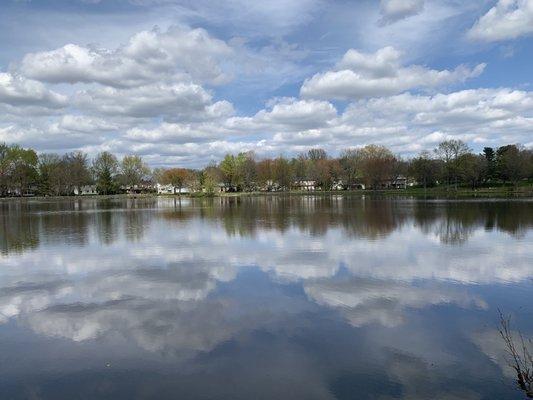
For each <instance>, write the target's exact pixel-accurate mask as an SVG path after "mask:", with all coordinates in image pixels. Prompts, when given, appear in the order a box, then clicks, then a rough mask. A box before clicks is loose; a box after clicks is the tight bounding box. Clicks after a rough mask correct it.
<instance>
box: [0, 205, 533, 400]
mask: <svg viewBox="0 0 533 400" xmlns="http://www.w3.org/2000/svg"><path fill="white" fill-rule="evenodd" d="M0 223H1V226H0V398H1V399H54V400H55V399H68V400H73V399H118V400H121V399H247V400H248V399H397V398H401V399H522V398H523V396H522V395H521V393H520V392H519V391H518V390H516V388H515V387H514V383H513V375H512V373H511V371H510V370H509V369H508V368H507V367H506V364H505V359H504V357H505V353H504V350H505V349H504V346H503V343H502V341H501V340H500V339H499V337H498V333H497V326H498V311H497V310H498V308H500V309H502V310H503V311H504V312H506V313H512V314H513V321H514V322H515V324H516V325H517V326H518V327H519V328H520V329H521V330H522V332H523V333H524V334H526V335H529V336H533V318H532V316H533V304H532V303H533V302H532V299H533V281H532V279H533V229H532V228H533V202H531V201H482V200H478V201H450V202H447V201H421V200H412V199H371V198H368V197H367V198H361V197H341V196H338V197H337V196H333V197H313V196H309V197H290V198H289V197H262V198H249V199H248V198H247V199H245V198H241V199H238V198H233V199H230V198H225V199H214V200H210V201H208V200H204V201H191V200H188V199H183V200H181V201H179V200H174V199H168V198H165V199H162V198H160V199H156V198H153V199H140V200H133V199H129V200H107V201H105V200H97V199H83V200H65V201H60V202H37V201H34V202H28V203H18V202H4V203H0Z"/></svg>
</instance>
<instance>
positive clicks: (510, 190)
mask: <svg viewBox="0 0 533 400" xmlns="http://www.w3.org/2000/svg"><path fill="white" fill-rule="evenodd" d="M327 195H343V196H354V195H357V196H361V195H369V196H375V195H379V196H401V197H404V196H414V197H439V198H479V197H481V198H516V197H519V198H528V197H531V198H533V186H530V185H528V186H519V187H493V188H477V189H467V188H458V189H454V188H453V187H448V188H446V187H432V188H427V189H424V188H407V189H384V190H368V189H366V190H349V191H347V190H330V191H322V190H317V191H299V190H291V191H276V192H261V191H255V192H223V193H216V194H214V195H206V194H204V193H196V194H187V193H182V194H157V193H143V194H127V193H124V194H114V195H85V196H28V197H3V198H0V202H6V201H8V202H9V201H32V200H34V201H35V200H37V201H40V200H46V201H63V200H65V201H66V200H79V199H143V198H154V197H162V198H180V197H181V198H217V197H218V198H223V197H227V198H231V197H256V196H327Z"/></svg>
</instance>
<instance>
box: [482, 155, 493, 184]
mask: <svg viewBox="0 0 533 400" xmlns="http://www.w3.org/2000/svg"><path fill="white" fill-rule="evenodd" d="M483 156H484V157H485V162H486V164H485V165H486V170H485V178H486V179H487V180H489V181H490V180H492V179H494V178H495V177H496V152H495V151H494V149H493V148H492V147H484V148H483Z"/></svg>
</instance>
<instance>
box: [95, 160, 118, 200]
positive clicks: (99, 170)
mask: <svg viewBox="0 0 533 400" xmlns="http://www.w3.org/2000/svg"><path fill="white" fill-rule="evenodd" d="M93 172H94V176H95V178H96V187H97V190H98V192H99V193H101V194H114V193H116V192H117V191H118V184H117V180H116V178H117V174H118V160H117V158H116V157H115V156H114V155H113V154H111V153H110V152H108V151H104V152H102V153H100V154H98V156H97V157H96V158H95V159H94V161H93Z"/></svg>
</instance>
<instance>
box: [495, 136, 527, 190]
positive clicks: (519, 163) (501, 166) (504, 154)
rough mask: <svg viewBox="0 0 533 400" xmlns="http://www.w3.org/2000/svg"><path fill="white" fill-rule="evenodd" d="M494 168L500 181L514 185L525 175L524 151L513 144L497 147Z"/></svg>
mask: <svg viewBox="0 0 533 400" xmlns="http://www.w3.org/2000/svg"><path fill="white" fill-rule="evenodd" d="M496 169H497V172H498V176H499V177H500V179H501V180H502V181H504V182H512V183H513V184H514V185H516V184H517V183H518V181H519V180H520V179H522V178H525V177H526V176H527V162H526V151H525V150H524V149H522V148H520V147H519V146H518V145H515V144H509V145H507V146H502V147H500V148H498V150H497V151H496Z"/></svg>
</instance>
